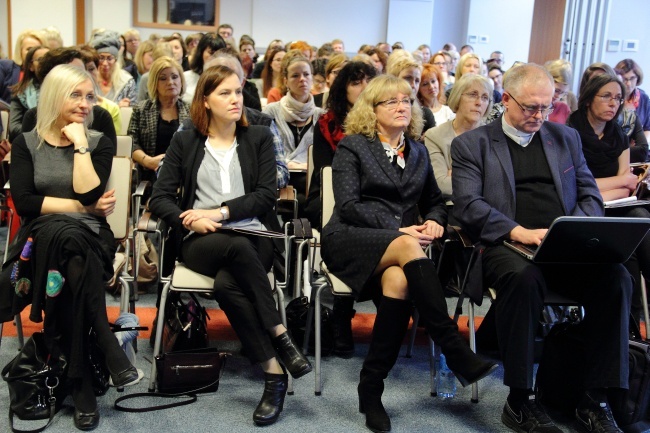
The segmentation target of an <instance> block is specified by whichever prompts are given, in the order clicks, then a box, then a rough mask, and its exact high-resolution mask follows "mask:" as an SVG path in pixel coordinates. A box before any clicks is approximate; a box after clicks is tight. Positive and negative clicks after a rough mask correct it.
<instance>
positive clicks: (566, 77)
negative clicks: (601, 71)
mask: <svg viewBox="0 0 650 433" xmlns="http://www.w3.org/2000/svg"><path fill="white" fill-rule="evenodd" d="M544 67H545V68H546V70H547V71H548V72H549V73H550V74H551V76H552V77H553V82H554V83H555V94H554V96H553V112H552V113H551V114H549V115H548V120H549V121H551V122H555V123H561V124H563V125H564V124H566V121H567V119H568V118H569V114H571V108H570V107H569V106H568V105H567V104H565V103H564V102H562V101H561V99H562V98H564V97H565V96H566V94H567V93H568V92H569V88H570V84H571V81H572V80H573V71H572V70H571V63H569V62H568V61H566V60H564V59H557V60H550V61H548V62H546V63H544Z"/></svg>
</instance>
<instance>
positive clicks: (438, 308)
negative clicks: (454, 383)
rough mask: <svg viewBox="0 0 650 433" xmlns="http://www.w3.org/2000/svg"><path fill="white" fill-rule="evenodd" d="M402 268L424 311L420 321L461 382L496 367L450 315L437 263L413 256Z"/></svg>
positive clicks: (411, 292) (477, 376)
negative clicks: (477, 350)
mask: <svg viewBox="0 0 650 433" xmlns="http://www.w3.org/2000/svg"><path fill="white" fill-rule="evenodd" d="M402 270H403V271H404V275H405V276H406V280H407V282H408V288H409V294H410V295H411V297H412V298H413V301H414V302H415V307H416V308H417V309H418V311H419V312H420V324H421V325H423V326H424V327H425V328H426V330H427V332H428V333H429V335H430V336H431V338H432V339H433V341H434V342H435V343H436V344H438V345H440V348H441V349H442V353H444V354H445V357H446V358H447V364H448V365H449V368H450V369H451V370H452V371H453V372H454V373H455V374H456V377H457V378H458V380H459V381H460V383H461V384H462V385H463V386H467V385H469V384H471V383H474V382H476V381H478V380H479V379H481V378H483V377H485V376H487V375H488V374H490V373H491V372H492V371H493V370H494V369H496V367H497V364H496V363H494V362H492V361H488V360H485V359H483V358H482V357H480V356H478V355H477V354H475V353H474V352H472V350H471V349H470V348H469V346H468V345H467V343H466V342H465V340H464V339H463V337H461V335H460V333H459V332H458V326H457V325H456V323H455V322H454V321H453V320H451V318H450V317H449V313H448V312H447V302H446V301H445V296H444V294H443V292H442V288H441V287H440V280H439V279H438V274H437V272H436V267H435V265H434V263H433V262H432V261H431V260H429V259H426V258H423V259H416V260H411V261H410V262H408V263H407V264H405V265H404V267H403V268H402Z"/></svg>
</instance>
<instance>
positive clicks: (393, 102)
mask: <svg viewBox="0 0 650 433" xmlns="http://www.w3.org/2000/svg"><path fill="white" fill-rule="evenodd" d="M413 102H414V100H413V99H411V98H404V99H397V98H391V99H386V100H385V101H379V102H377V103H376V104H375V107H376V106H378V105H382V106H384V107H386V108H387V109H389V110H390V111H395V110H397V107H399V105H400V104H402V105H403V106H404V107H406V108H409V109H410V108H411V105H413Z"/></svg>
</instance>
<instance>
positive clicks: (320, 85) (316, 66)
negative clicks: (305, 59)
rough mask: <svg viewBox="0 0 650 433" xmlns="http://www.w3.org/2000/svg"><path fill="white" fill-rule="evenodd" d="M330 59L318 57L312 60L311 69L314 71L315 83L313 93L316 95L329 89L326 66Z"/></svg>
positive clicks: (312, 87)
mask: <svg viewBox="0 0 650 433" xmlns="http://www.w3.org/2000/svg"><path fill="white" fill-rule="evenodd" d="M328 61H329V60H328V59H322V58H318V59H316V60H312V62H311V69H312V70H313V71H314V84H313V85H312V86H311V94H312V95H314V96H316V95H320V94H321V93H324V92H326V91H329V87H328V86H327V82H326V81H325V77H326V74H325V67H326V66H327V62H328Z"/></svg>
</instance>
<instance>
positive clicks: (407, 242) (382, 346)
mask: <svg viewBox="0 0 650 433" xmlns="http://www.w3.org/2000/svg"><path fill="white" fill-rule="evenodd" d="M413 101H414V100H413V94H412V90H411V87H410V86H409V84H408V82H407V81H405V80H403V79H401V78H397V77H394V76H387V75H384V76H381V77H377V78H375V79H374V80H372V81H371V82H370V83H369V84H368V86H367V87H366V89H365V90H364V91H363V92H362V93H361V95H360V96H359V98H358V99H357V102H356V103H355V105H354V107H353V108H352V110H351V111H350V113H349V114H348V117H347V118H346V121H345V132H346V135H347V136H346V137H345V138H344V139H343V140H341V142H340V143H339V146H338V148H337V152H336V154H335V155H334V160H333V163H332V175H333V188H334V198H335V201H336V204H335V207H334V213H333V215H332V217H331V219H330V221H329V222H328V223H327V225H325V227H324V228H323V236H322V239H321V242H322V256H323V259H324V260H325V262H326V263H327V265H328V267H329V269H330V270H331V271H332V272H333V273H334V274H335V275H336V276H337V277H339V278H340V279H341V280H343V281H344V282H345V283H346V284H348V285H349V286H350V287H351V288H352V290H353V291H354V295H355V297H356V298H357V299H359V298H361V299H368V298H370V297H373V298H377V297H380V298H381V300H380V304H379V307H378V309H377V317H376V319H375V325H374V328H373V333H372V340H371V342H370V348H369V350H368V355H367V356H366V359H365V360H364V363H363V368H362V370H361V374H360V379H361V380H360V382H359V386H358V393H359V410H360V411H361V412H362V413H365V414H366V426H367V427H368V428H370V430H372V431H375V432H386V431H390V419H389V417H388V414H387V413H386V411H385V410H384V407H383V405H382V403H381V394H382V392H383V389H384V383H383V380H384V379H385V378H386V377H387V375H388V373H389V371H390V370H391V368H392V367H393V365H394V364H395V361H396V360H397V356H398V353H399V349H400V345H401V343H402V340H403V338H404V335H405V333H406V329H407V327H408V323H409V319H410V316H411V311H412V309H413V305H414V304H415V307H416V308H417V309H418V311H419V313H420V323H421V324H422V325H424V327H425V328H426V329H427V331H428V332H429V335H430V336H431V338H433V340H434V341H435V343H436V344H439V345H440V347H441V348H442V351H443V353H444V354H445V356H446V357H447V360H448V364H449V367H450V368H451V369H452V370H453V371H454V372H455V373H456V376H457V377H458V379H459V380H460V381H461V383H462V384H463V385H467V384H470V383H472V382H475V381H477V380H479V379H480V378H482V377H483V376H485V375H487V374H488V373H490V371H492V370H493V369H494V368H495V367H496V365H495V364H494V363H492V362H489V361H485V360H483V359H481V358H480V357H478V356H477V355H476V354H474V352H472V351H471V350H470V348H469V346H468V345H467V343H466V342H465V341H464V340H463V338H462V337H461V336H460V334H459V333H458V327H457V326H456V323H455V322H454V321H452V320H451V319H450V318H449V315H448V313H447V304H446V302H445V297H444V295H443V292H442V287H441V284H440V281H439V279H438V275H437V273H436V268H435V265H434V263H433V262H432V261H431V260H429V259H428V258H427V257H426V256H425V254H424V252H423V250H422V247H423V246H425V245H428V244H430V243H431V242H432V241H433V240H435V239H438V238H441V237H442V236H443V234H444V230H445V229H444V227H445V225H446V224H447V211H446V208H445V202H444V200H443V199H442V194H441V192H440V189H439V188H438V185H437V184H436V180H435V177H434V174H433V169H432V168H431V161H430V160H429V154H428V152H427V150H426V148H425V147H424V145H423V144H421V143H418V142H416V141H415V140H414V138H416V137H419V136H420V134H421V129H422V123H423V122H422V114H421V111H420V109H419V107H418V106H417V104H416V105H413Z"/></svg>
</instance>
